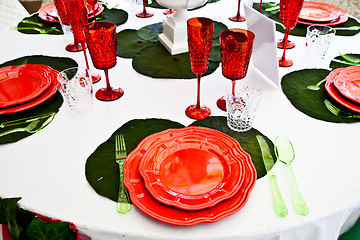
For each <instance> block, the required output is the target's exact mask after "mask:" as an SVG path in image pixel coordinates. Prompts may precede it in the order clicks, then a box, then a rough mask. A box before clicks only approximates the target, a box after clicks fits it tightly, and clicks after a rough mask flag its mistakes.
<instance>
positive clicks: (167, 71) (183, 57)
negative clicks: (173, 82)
mask: <svg viewBox="0 0 360 240" xmlns="http://www.w3.org/2000/svg"><path fill="white" fill-rule="evenodd" d="M132 65H133V68H134V69H135V70H136V71H137V72H139V73H141V74H143V75H146V76H150V77H153V78H176V79H189V78H195V77H196V75H195V74H194V73H193V72H192V71H191V65H190V56H189V53H182V54H177V55H171V54H169V52H168V51H167V50H166V49H165V48H164V47H163V46H162V45H160V44H158V45H155V46H151V47H147V48H144V49H142V50H141V51H140V52H139V54H137V55H136V56H135V57H134V59H133V63H132ZM218 66H219V62H213V61H209V66H208V70H207V71H206V72H205V73H204V74H203V75H204V76H205V75H208V74H211V73H212V72H214V71H215V70H216V69H217V68H218Z"/></svg>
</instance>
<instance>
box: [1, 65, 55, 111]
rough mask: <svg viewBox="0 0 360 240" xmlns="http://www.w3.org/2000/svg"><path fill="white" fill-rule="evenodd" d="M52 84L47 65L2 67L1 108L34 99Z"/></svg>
mask: <svg viewBox="0 0 360 240" xmlns="http://www.w3.org/2000/svg"><path fill="white" fill-rule="evenodd" d="M50 84H51V79H50V78H49V67H48V66H45V65H36V64H34V65H29V64H27V65H19V66H8V67H3V68H0V108H4V107H9V106H12V105H16V104H21V103H24V102H27V101H29V100H32V99H34V98H36V97H38V96H39V95H41V94H42V93H43V92H44V91H45V90H46V89H47V88H48V87H49V86H50Z"/></svg>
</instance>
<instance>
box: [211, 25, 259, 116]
mask: <svg viewBox="0 0 360 240" xmlns="http://www.w3.org/2000/svg"><path fill="white" fill-rule="evenodd" d="M254 39H255V34H254V33H253V32H251V31H248V30H245V29H237V28H233V29H228V30H225V31H223V32H221V34H220V55H221V66H222V74H223V76H224V77H226V78H227V79H230V80H231V82H232V89H233V92H234V89H235V84H236V80H239V79H242V78H244V77H245V76H246V74H247V71H248V68H249V62H250V57H251V54H252V49H253V44H254ZM217 106H218V107H219V108H220V109H222V110H224V111H226V98H225V97H221V98H219V99H218V100H217Z"/></svg>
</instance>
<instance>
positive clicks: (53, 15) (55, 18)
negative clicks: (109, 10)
mask: <svg viewBox="0 0 360 240" xmlns="http://www.w3.org/2000/svg"><path fill="white" fill-rule="evenodd" d="M86 8H87V11H88V17H89V18H92V17H94V14H93V10H92V6H91V5H89V4H86ZM103 11H104V6H103V5H102V4H100V3H97V4H96V5H95V16H97V15H99V14H100V13H102V12H103ZM38 16H39V18H41V19H42V20H44V21H47V22H56V23H59V22H60V21H59V15H58V13H57V10H56V7H55V4H54V3H49V4H47V5H45V6H42V7H41V8H40V9H39V10H38Z"/></svg>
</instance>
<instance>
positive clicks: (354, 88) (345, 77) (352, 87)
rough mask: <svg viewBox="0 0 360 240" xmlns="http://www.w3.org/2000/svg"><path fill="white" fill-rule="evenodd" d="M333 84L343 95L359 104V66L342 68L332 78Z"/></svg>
mask: <svg viewBox="0 0 360 240" xmlns="http://www.w3.org/2000/svg"><path fill="white" fill-rule="evenodd" d="M334 85H335V87H336V89H337V90H338V91H339V92H340V93H341V94H342V95H343V96H345V97H347V98H348V99H350V100H352V101H354V102H356V103H358V104H360V66H351V67H347V68H344V69H343V70H342V71H341V73H340V74H339V75H338V76H337V77H336V78H335V79H334Z"/></svg>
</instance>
